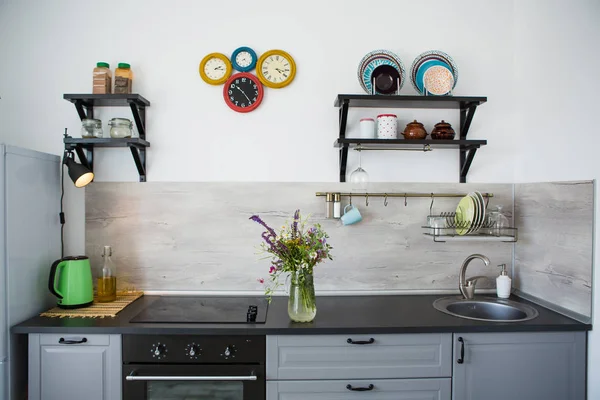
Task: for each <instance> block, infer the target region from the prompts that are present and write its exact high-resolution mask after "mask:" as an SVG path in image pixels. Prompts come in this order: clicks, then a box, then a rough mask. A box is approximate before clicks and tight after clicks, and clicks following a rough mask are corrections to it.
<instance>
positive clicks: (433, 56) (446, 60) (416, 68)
mask: <svg viewBox="0 0 600 400" xmlns="http://www.w3.org/2000/svg"><path fill="white" fill-rule="evenodd" d="M431 61H436V62H440V63H443V64H445V65H446V66H447V68H448V69H449V71H450V73H451V74H452V90H453V89H454V88H455V87H456V83H457V82H458V66H457V65H456V63H455V62H454V60H453V59H452V57H450V56H449V55H448V54H447V53H444V52H443V51H439V50H430V51H426V52H424V53H421V54H419V56H417V57H416V58H415V59H414V60H413V62H412V64H411V67H410V81H411V83H412V86H413V88H414V89H415V90H416V91H417V92H418V93H421V94H424V93H425V88H424V87H423V80H422V77H423V76H424V75H425V72H426V70H427V68H429V67H431V65H430V64H426V63H429V62H431ZM425 65H427V66H428V67H427V68H425ZM434 65H435V64H434ZM437 65H441V64H437ZM422 67H424V68H423V69H422ZM438 71H439V69H438ZM437 74H443V75H446V76H447V74H446V73H444V72H443V71H441V72H438V73H437ZM418 75H419V76H421V78H419V76H418ZM430 79H433V78H430ZM447 85H448V81H446V82H445V85H443V86H447ZM436 90H437V91H438V92H439V91H440V88H437V89H436ZM442 91H443V90H442ZM448 92H450V91H448ZM448 92H446V93H444V94H447V93H448ZM430 93H431V94H435V93H433V92H430Z"/></svg>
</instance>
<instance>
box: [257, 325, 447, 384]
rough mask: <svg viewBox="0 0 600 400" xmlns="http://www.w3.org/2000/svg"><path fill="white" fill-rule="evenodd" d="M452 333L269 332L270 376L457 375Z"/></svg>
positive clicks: (406, 376)
mask: <svg viewBox="0 0 600 400" xmlns="http://www.w3.org/2000/svg"><path fill="white" fill-rule="evenodd" d="M451 356H452V335H451V334H450V333H445V334H440V333H428V334H401V335H368V334H366V335H364V334H363V335H280V336H267V365H266V369H267V380H271V379H279V380H296V379H300V380H308V379H367V378H372V379H384V378H389V379H396V378H430V377H431V378H437V377H450V376H451V375H452V359H451Z"/></svg>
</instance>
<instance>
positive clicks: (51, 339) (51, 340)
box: [40, 333, 110, 346]
mask: <svg viewBox="0 0 600 400" xmlns="http://www.w3.org/2000/svg"><path fill="white" fill-rule="evenodd" d="M61 338H62V339H64V340H73V341H81V340H82V339H86V341H85V343H77V344H75V345H65V346H108V345H109V344H110V335H82V334H78V333H77V334H62V335H61V334H59V335H55V334H53V333H49V334H44V335H40V344H41V345H52V346H54V345H56V346H58V345H60V343H59V342H60V339H61Z"/></svg>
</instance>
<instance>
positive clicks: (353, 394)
mask: <svg viewBox="0 0 600 400" xmlns="http://www.w3.org/2000/svg"><path fill="white" fill-rule="evenodd" d="M450 385H451V382H450V378H444V379H374V380H327V381H317V380H311V381H269V382H267V400H298V399H302V400H340V399H350V398H351V399H353V400H363V399H365V400H369V399H373V400H385V399H393V400H398V399H402V400H449V399H450V391H451V389H450ZM352 389H355V390H352ZM361 389H363V390H361ZM365 389H366V390H365Z"/></svg>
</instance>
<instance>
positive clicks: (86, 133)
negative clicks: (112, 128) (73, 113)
mask: <svg viewBox="0 0 600 400" xmlns="http://www.w3.org/2000/svg"><path fill="white" fill-rule="evenodd" d="M102 136H104V134H103V132H102V121H100V120H99V119H88V118H85V119H82V120H81V137H82V138H101V137H102Z"/></svg>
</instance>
